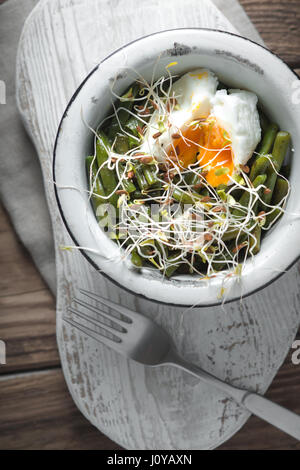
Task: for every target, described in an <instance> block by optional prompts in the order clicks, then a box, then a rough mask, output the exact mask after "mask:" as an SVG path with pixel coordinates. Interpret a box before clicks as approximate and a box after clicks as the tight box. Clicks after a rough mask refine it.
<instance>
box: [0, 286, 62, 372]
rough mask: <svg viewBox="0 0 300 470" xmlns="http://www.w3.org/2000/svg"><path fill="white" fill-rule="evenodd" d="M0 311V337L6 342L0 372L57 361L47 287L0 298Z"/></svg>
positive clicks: (44, 365)
mask: <svg viewBox="0 0 300 470" xmlns="http://www.w3.org/2000/svg"><path fill="white" fill-rule="evenodd" d="M0 312H1V313H0V339H2V340H4V341H5V343H6V365H3V366H0V374H6V373H8V372H17V371H21V370H28V369H37V368H45V367H50V366H51V367H52V366H57V365H59V364H60V361H59V356H58V351H57V345H56V336H55V302H54V299H53V297H52V295H51V293H50V292H49V290H48V289H43V290H38V291H35V292H34V291H33V292H28V293H23V294H19V295H11V296H5V297H0Z"/></svg>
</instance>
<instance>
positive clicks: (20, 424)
mask: <svg viewBox="0 0 300 470" xmlns="http://www.w3.org/2000/svg"><path fill="white" fill-rule="evenodd" d="M3 1H4V0H0V3H2V2H3ZM7 1H9V0H7ZM241 3H242V5H243V6H244V8H245V9H246V11H247V13H248V14H249V16H250V18H251V19H252V21H253V22H254V24H255V25H256V27H257V28H258V30H259V31H260V33H261V34H262V36H263V39H264V40H265V42H266V44H267V46H268V47H269V48H270V49H272V50H273V51H274V52H276V53H277V54H279V55H280V56H281V57H282V58H283V59H285V60H286V61H287V62H288V64H289V65H290V66H291V67H293V68H294V69H295V70H296V71H297V72H298V73H299V74H300V0H241ZM0 260H1V261H0V338H1V339H3V340H4V341H5V342H6V344H7V365H6V366H0V383H1V385H0V449H106V450H110V449H112V450H113V449H118V448H119V447H118V446H117V445H116V444H115V443H114V442H112V441H110V440H109V439H108V438H107V437H105V436H104V435H103V434H101V433H100V432H99V431H97V430H96V429H95V428H94V427H93V426H91V425H90V423H89V422H87V421H86V420H85V418H83V416H82V415H81V414H80V413H79V411H78V410H77V409H76V407H75V405H74V404H73V401H72V399H71V397H70V395H69V393H68V391H67V388H66V385H65V382H64V378H63V374H62V371H61V367H60V361H59V356H58V352H57V347H56V340H55V301H54V299H53V297H52V295H51V293H50V292H49V290H48V288H47V286H46V285H45V284H44V282H43V280H42V279H41V276H40V275H39V273H38V271H37V269H36V268H35V266H34V265H33V262H32V260H31V258H30V256H29V255H28V253H27V252H26V250H25V248H24V247H23V246H22V245H21V244H20V242H19V241H18V238H17V236H16V235H15V233H14V230H13V228H12V226H11V225H10V222H9V217H8V215H7V214H6V213H5V211H4V209H3V208H0ZM298 336H299V338H300V335H298ZM267 397H269V398H270V399H271V400H274V401H275V402H277V403H279V404H281V405H283V406H286V407H288V408H290V409H291V410H294V411H295V412H297V413H299V414H300V365H299V366H296V365H293V364H292V362H291V354H289V356H288V357H287V359H286V361H285V363H284V365H283V366H282V367H281V369H280V371H279V372H278V375H277V377H276V379H275V380H274V382H273V384H272V386H271V387H270V389H269V391H268V393H267ZM220 449H235V450H237V449H298V450H300V443H297V442H296V441H295V440H294V439H292V438H290V437H289V436H287V435H285V434H284V433H282V432H281V431H279V430H277V429H275V428H273V427H272V426H270V425H268V424H266V423H264V422H263V421H260V420H259V419H258V418H255V417H251V418H250V419H249V421H248V422H247V424H246V425H245V426H244V427H243V428H242V430H241V431H240V432H239V433H237V434H236V435H235V436H234V437H233V438H232V439H230V440H229V441H228V442H226V443H225V444H224V445H222V446H221V447H220Z"/></svg>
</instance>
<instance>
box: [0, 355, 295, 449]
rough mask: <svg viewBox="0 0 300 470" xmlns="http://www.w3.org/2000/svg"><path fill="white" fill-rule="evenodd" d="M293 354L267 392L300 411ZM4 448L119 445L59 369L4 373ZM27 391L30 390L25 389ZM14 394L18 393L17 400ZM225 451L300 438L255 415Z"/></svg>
mask: <svg viewBox="0 0 300 470" xmlns="http://www.w3.org/2000/svg"><path fill="white" fill-rule="evenodd" d="M290 359H291V358H290V356H289V357H288V358H287V360H286V361H285V365H284V367H283V368H282V369H281V370H280V371H279V373H278V375H277V378H276V380H275V381H274V383H273V384H272V386H271V387H270V390H269V391H268V393H267V394H266V396H267V397H269V398H270V399H271V400H274V401H276V402H277V403H280V404H281V405H283V406H288V407H293V409H294V410H295V411H296V412H298V413H300V402H299V382H300V366H297V367H296V366H293V365H291V361H290ZM0 387H1V400H0V416H1V420H0V430H1V437H0V449H1V450H2V449H9V450H11V449H26V450H27V449H40V450H44V449H60V450H62V449H69V450H75V449H82V450H90V449H94V450H116V449H120V447H119V446H118V445H117V444H115V443H114V442H112V441H111V440H109V439H108V438H107V437H106V436H104V435H103V434H101V433H99V431H98V430H97V429H96V428H95V427H93V426H91V424H90V423H89V422H88V421H87V420H86V419H84V418H83V416H82V415H81V414H80V413H79V411H78V410H77V408H76V407H75V405H74V404H73V402H72V400H71V398H70V395H69V392H68V390H67V387H66V385H65V381H64V378H63V375H62V373H61V371H60V370H51V371H46V372H42V373H34V374H24V375H19V376H17V377H13V378H7V379H5V380H3V377H2V378H0ZM25 390H26V393H24V391H25ZM12 397H13V398H14V399H13V400H12ZM219 449H221V450H233V449H234V450H251V449H257V450H272V449H277V450H280V449H282V450H286V449H289V450H300V443H299V442H296V441H295V440H294V439H293V438H291V437H290V436H287V435H286V434H284V433H283V432H281V431H279V430H278V429H275V428H273V427H272V426H271V425H269V424H267V423H264V422H262V421H260V420H259V419H258V418H255V417H251V418H250V419H249V421H248V422H247V424H246V425H245V426H244V427H243V428H242V429H241V431H240V432H239V433H237V434H236V435H235V436H234V437H233V438H231V439H230V440H229V441H228V442H226V443H225V444H223V445H222V446H221V447H220V448H219Z"/></svg>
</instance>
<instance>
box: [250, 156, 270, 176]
mask: <svg viewBox="0 0 300 470" xmlns="http://www.w3.org/2000/svg"><path fill="white" fill-rule="evenodd" d="M270 159H271V155H262V156H261V157H258V158H257V160H255V161H254V163H253V165H252V167H251V171H250V180H251V181H254V180H255V178H256V177H257V176H258V175H263V174H264V173H265V172H266V170H267V168H268V167H269V166H270Z"/></svg>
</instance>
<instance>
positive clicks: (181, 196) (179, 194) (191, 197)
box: [172, 187, 201, 204]
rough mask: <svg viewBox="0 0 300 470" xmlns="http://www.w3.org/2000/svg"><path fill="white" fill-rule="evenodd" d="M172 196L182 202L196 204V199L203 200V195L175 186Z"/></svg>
mask: <svg viewBox="0 0 300 470" xmlns="http://www.w3.org/2000/svg"><path fill="white" fill-rule="evenodd" d="M172 197H173V198H174V199H175V200H176V201H178V202H181V203H182V204H194V203H195V200H196V201H201V196H200V195H199V194H198V193H191V194H189V193H186V192H185V191H183V190H182V189H180V188H177V187H175V188H174V190H173V193H172Z"/></svg>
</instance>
